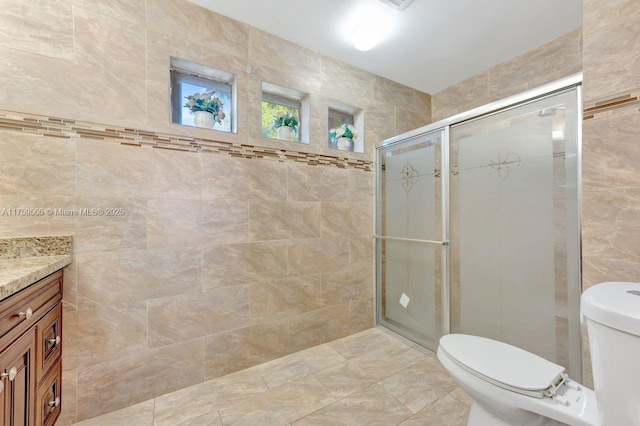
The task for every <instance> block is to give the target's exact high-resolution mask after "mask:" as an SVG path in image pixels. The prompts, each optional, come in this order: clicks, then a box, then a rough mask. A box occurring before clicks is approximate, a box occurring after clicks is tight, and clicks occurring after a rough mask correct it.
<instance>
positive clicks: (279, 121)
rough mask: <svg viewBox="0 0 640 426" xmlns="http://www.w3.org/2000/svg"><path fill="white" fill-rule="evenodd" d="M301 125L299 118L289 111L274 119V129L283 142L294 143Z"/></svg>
mask: <svg viewBox="0 0 640 426" xmlns="http://www.w3.org/2000/svg"><path fill="white" fill-rule="evenodd" d="M299 124H300V122H299V121H298V117H296V116H295V115H293V114H291V113H290V112H289V111H287V112H286V113H285V114H281V115H275V116H274V117H273V127H274V128H275V129H276V132H277V133H278V139H281V140H285V141H294V140H295V135H296V134H297V133H298V126H299Z"/></svg>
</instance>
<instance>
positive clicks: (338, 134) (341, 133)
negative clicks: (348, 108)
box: [329, 123, 358, 142]
mask: <svg viewBox="0 0 640 426" xmlns="http://www.w3.org/2000/svg"><path fill="white" fill-rule="evenodd" d="M329 137H330V138H331V140H332V141H334V142H335V141H336V140H338V138H347V139H351V140H354V139H356V138H357V137H358V132H357V131H356V128H355V127H353V126H352V125H351V124H347V123H344V124H342V125H340V126H338V127H336V128H335V129H331V130H329Z"/></svg>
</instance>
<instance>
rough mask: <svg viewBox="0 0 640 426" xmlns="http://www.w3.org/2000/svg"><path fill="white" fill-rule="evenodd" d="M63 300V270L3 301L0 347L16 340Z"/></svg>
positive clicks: (0, 312) (0, 316)
mask: <svg viewBox="0 0 640 426" xmlns="http://www.w3.org/2000/svg"><path fill="white" fill-rule="evenodd" d="M60 300H62V271H58V272H56V273H54V274H51V275H49V276H48V277H46V278H43V279H41V280H40V281H38V282H36V283H35V284H33V285H31V286H29V287H27V288H25V289H24V290H21V291H20V292H18V293H16V294H14V295H13V296H10V297H8V298H7V299H5V300H3V301H2V308H0V347H4V346H6V345H8V344H9V343H11V342H12V341H13V340H15V339H16V338H17V337H18V336H19V335H20V334H22V333H23V332H25V331H26V330H27V329H28V328H29V327H31V326H32V325H33V324H35V323H36V322H37V321H38V320H39V319H40V318H42V316H44V314H46V313H47V312H48V311H49V310H50V309H51V308H52V307H53V306H55V304H56V303H58V302H59V301H60Z"/></svg>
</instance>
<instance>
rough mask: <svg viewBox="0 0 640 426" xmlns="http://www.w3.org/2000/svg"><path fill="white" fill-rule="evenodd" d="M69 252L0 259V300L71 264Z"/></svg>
mask: <svg viewBox="0 0 640 426" xmlns="http://www.w3.org/2000/svg"><path fill="white" fill-rule="evenodd" d="M71 260H72V257H71V255H70V254H65V255H59V256H36V257H21V258H16V259H0V300H2V299H6V298H7V297H9V296H12V295H13V294H15V293H17V292H19V291H20V290H22V289H24V288H27V287H29V286H30V285H31V284H33V283H35V282H36V281H38V280H41V279H42V278H44V277H46V276H48V275H51V274H53V273H54V272H56V271H58V270H60V269H62V268H64V267H65V266H67V265H69V264H71Z"/></svg>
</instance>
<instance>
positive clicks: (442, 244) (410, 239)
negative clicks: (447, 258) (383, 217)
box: [373, 235, 449, 246]
mask: <svg viewBox="0 0 640 426" xmlns="http://www.w3.org/2000/svg"><path fill="white" fill-rule="evenodd" d="M373 238H375V239H376V240H391V241H404V242H407V243H418V244H434V245H438V246H448V245H449V241H447V240H444V241H436V240H420V239H416V238H403V237H387V236H384V235H374V236H373Z"/></svg>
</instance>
